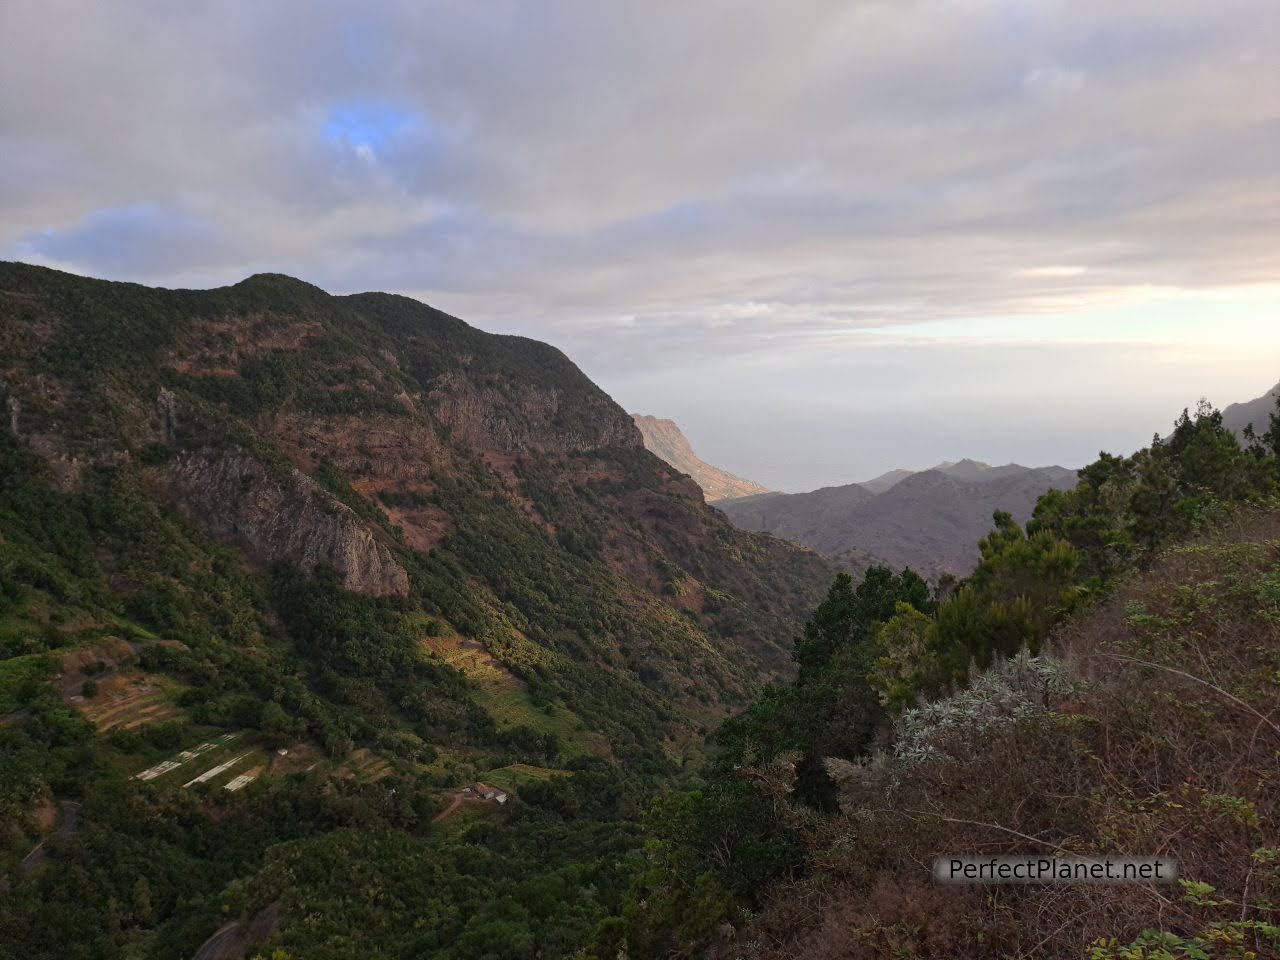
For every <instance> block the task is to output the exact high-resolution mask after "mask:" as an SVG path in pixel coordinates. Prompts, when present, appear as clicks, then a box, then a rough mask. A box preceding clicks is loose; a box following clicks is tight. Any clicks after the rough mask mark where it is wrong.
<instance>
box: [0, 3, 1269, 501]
mask: <svg viewBox="0 0 1280 960" xmlns="http://www.w3.org/2000/svg"><path fill="white" fill-rule="evenodd" d="M1277 50H1280V4H1277V3H1276V2H1275V0H1214V2H1212V3H1209V2H1206V0H1125V2H1123V3H1117V2H1115V0H843V2H820V0H791V2H787V3H778V2H759V3H756V2H743V0H723V2H721V0H696V2H689V3H679V4H677V3H660V2H639V0H633V2H624V0H615V2H604V0H580V2H573V0H545V2H537V0H510V2H503V0H485V2H475V0H457V2H422V0H403V2H399V0H387V2H374V0H362V2H351V3H342V2H329V3H322V2H318V0H312V2H297V0H294V2H291V0H272V2H262V0H249V2H239V0H219V2H181V3H174V2H172V0H156V2H141V0H120V2H112V3H103V2H101V0H5V2H4V3H3V4H0V259H19V260H26V261H32V262H38V263H44V264H49V265H52V266H58V267H62V268H64V269H68V270H73V271H76V272H79V273H87V274H92V275H95V276H103V277H110V278H116V279H129V280H137V281H142V282H146V283H154V284H161V285H165V286H213V285H218V284H222V283H227V282H233V281H235V280H237V279H240V278H242V277H243V276H245V275H247V274H250V273H254V272H258V271H263V270H274V271H283V272H287V273H291V274H293V275H296V276H299V277H302V278H304V279H306V280H309V281H311V282H314V283H317V284H319V285H320V286H323V287H325V288H326V289H330V290H333V291H335V292H352V291H357V290H368V289H381V290H394V291H398V292H403V293H407V294H410V295H413V296H417V297H420V298H421V299H424V300H427V301H429V302H430V303H432V304H434V305H436V306H438V307H440V308H442V309H445V310H448V311H450V312H452V313H455V314H457V315H459V316H461V317H463V318H464V319H467V320H469V321H471V322H473V323H475V324H477V325H479V326H481V327H484V328H485V329H490V330H500V331H507V332H518V333H524V334H528V335H531V336H536V337H539V338H541V339H546V340H550V341H551V342H554V343H555V344H557V345H558V346H560V347H562V348H563V349H564V350H565V351H566V352H567V353H568V354H569V355H570V356H571V357H573V358H574V359H575V360H577V361H578V362H579V363H580V364H581V365H582V366H583V368H584V369H585V370H586V371H587V372H588V373H589V374H590V375H591V376H593V377H594V378H595V379H596V380H597V381H598V382H599V383H600V384H601V385H602V386H604V387H605V388H606V389H607V390H608V391H609V392H610V393H611V394H612V395H613V396H614V397H615V398H616V399H617V400H618V401H619V402H620V403H622V404H623V405H625V406H627V407H628V408H629V409H632V410H636V411H639V412H646V413H654V414H659V415H662V416H670V417H673V418H674V419H676V420H677V421H678V422H680V423H681V425H682V426H684V428H685V430H686V433H687V434H688V435H689V436H690V438H691V439H692V440H693V442H694V445H695V447H696V448H697V449H698V450H699V451H700V452H701V453H702V454H703V456H704V457H705V458H706V459H709V460H711V461H713V462H716V463H718V464H720V465H723V466H725V467H727V468H729V469H732V470H734V471H735V472H738V473H742V474H745V475H747V476H750V477H752V478H753V479H757V480H759V481H761V482H763V483H766V484H769V485H771V486H776V487H779V488H782V489H789V490H794V489H806V488H810V487H814V486H818V485H822V484H828V483H839V482H847V481H849V480H854V479H864V478H866V477H869V476H871V475H873V474H876V473H879V472H881V471H882V470H885V469H888V468H890V467H895V466H908V467H920V466H925V465H928V464H930V463H932V462H934V461H937V460H940V459H943V458H948V459H951V458H956V457H961V456H973V457H978V458H981V459H986V460H991V461H998V462H1005V461H1009V460H1018V461H1020V462H1024V463H1036V464H1039V463H1049V462H1058V463H1063V464H1065V465H1071V466H1075V465H1079V464H1081V463H1083V462H1085V461H1087V460H1088V459H1091V458H1092V457H1093V456H1094V455H1096V453H1097V451H1098V450H1099V449H1101V448H1107V449H1110V450H1115V451H1127V450H1131V449H1133V448H1134V447H1136V446H1138V445H1141V444H1142V443H1144V442H1146V441H1147V440H1148V439H1149V438H1150V436H1151V434H1152V433H1153V432H1154V431H1155V430H1157V429H1162V428H1163V427H1164V426H1165V425H1167V423H1168V422H1169V420H1170V419H1171V418H1172V416H1173V415H1174V414H1175V413H1176V411H1177V410H1179V409H1181V408H1182V407H1183V406H1184V405H1186V404H1189V403H1194V402H1195V400H1196V399H1197V398H1198V397H1200V396H1202V395H1205V396H1208V397H1209V398H1210V399H1213V400H1215V401H1216V402H1218V403H1221V404H1225V403H1229V402H1232V401H1236V400H1244V399H1249V398H1252V397H1254V396H1258V395H1260V394H1262V393H1263V392H1265V391H1266V390H1267V389H1268V388H1269V387H1271V386H1272V385H1274V384H1275V382H1276V381H1277V380H1280V56H1277V54H1276V51H1277Z"/></svg>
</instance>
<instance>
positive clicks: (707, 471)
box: [631, 413, 769, 502]
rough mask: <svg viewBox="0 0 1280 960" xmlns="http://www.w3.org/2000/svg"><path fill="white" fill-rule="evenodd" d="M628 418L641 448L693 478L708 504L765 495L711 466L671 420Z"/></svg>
mask: <svg viewBox="0 0 1280 960" xmlns="http://www.w3.org/2000/svg"><path fill="white" fill-rule="evenodd" d="M631 419H632V420H634V421H635V423H636V426H637V427H639V428H640V435H641V436H642V437H644V445H645V447H646V448H647V449H648V450H649V452H650V453H652V454H653V455H654V456H656V457H660V458H661V459H663V460H665V461H666V462H667V463H669V464H671V466H673V467H675V468H676V469H677V470H679V471H680V472H681V473H687V474H688V475H689V476H691V477H693V479H694V482H695V483H697V484H698V486H699V487H701V488H702V492H703V494H704V495H705V496H706V498H707V501H708V502H711V501H713V500H733V499H736V498H738V497H750V496H753V495H754V494H757V493H768V492H769V488H768V487H762V486H760V484H758V483H753V482H752V481H750V480H744V479H742V477H737V476H734V475H733V474H732V473H729V472H728V471H727V470H721V469H720V468H719V467H713V466H712V465H711V464H709V463H707V462H706V461H705V460H703V459H701V458H700V457H699V456H698V455H697V454H696V453H694V452H693V447H692V446H691V445H690V444H689V441H688V439H687V438H686V437H685V435H684V434H683V433H682V432H681V431H680V428H679V427H678V426H677V425H676V422H675V421H674V420H664V419H661V418H659V417H650V416H645V415H642V414H634V413H633V414H632V415H631Z"/></svg>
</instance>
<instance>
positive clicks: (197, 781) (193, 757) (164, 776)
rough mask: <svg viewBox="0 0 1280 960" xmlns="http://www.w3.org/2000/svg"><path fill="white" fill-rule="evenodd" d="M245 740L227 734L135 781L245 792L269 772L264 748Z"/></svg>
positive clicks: (153, 768)
mask: <svg viewBox="0 0 1280 960" xmlns="http://www.w3.org/2000/svg"><path fill="white" fill-rule="evenodd" d="M242 737H243V734H239V733H224V734H222V735H221V736H219V737H215V738H213V739H212V740H207V741H205V742H204V743H201V744H198V745H197V746H194V747H191V748H190V749H187V750H182V751H180V752H179V753H176V754H174V755H173V756H172V757H169V758H168V759H166V760H161V761H160V762H159V763H156V764H153V765H152V766H150V767H148V768H147V769H145V770H140V771H138V772H137V773H135V774H134V775H133V778H134V779H135V780H142V781H144V782H147V783H152V782H155V783H163V784H164V785H166V786H172V787H181V788H183V789H189V788H191V787H196V786H199V785H201V784H210V785H215V786H216V785H221V786H222V787H223V789H225V790H230V791H232V792H235V791H238V790H243V789H244V788H245V787H246V786H248V785H249V784H250V783H252V782H253V781H254V780H256V779H257V778H258V777H259V776H260V775H261V774H262V772H263V771H264V770H265V769H266V767H267V757H266V754H265V753H264V752H263V751H262V750H261V749H259V748H257V747H247V746H245V745H244V744H242V743H241V739H242Z"/></svg>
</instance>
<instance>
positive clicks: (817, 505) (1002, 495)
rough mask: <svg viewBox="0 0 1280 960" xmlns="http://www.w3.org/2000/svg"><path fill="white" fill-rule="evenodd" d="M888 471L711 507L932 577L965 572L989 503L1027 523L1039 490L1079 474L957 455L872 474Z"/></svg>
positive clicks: (861, 559)
mask: <svg viewBox="0 0 1280 960" xmlns="http://www.w3.org/2000/svg"><path fill="white" fill-rule="evenodd" d="M894 474H901V475H900V476H894ZM886 478H889V479H892V482H890V483H888V484H887V485H878V486H879V487H880V488H879V489H875V488H869V487H868V485H867V484H865V483H851V484H844V485H842V486H834V487H824V488H821V489H819V490H814V491H810V492H808V493H796V494H781V493H778V494H765V495H759V496H754V497H749V498H747V499H745V500H737V501H728V502H725V503H719V504H716V506H717V507H718V508H719V509H721V510H722V511H724V513H725V515H726V516H728V517H729V519H730V520H732V521H733V522H734V523H735V524H737V525H738V526H740V527H741V528H742V529H744V530H753V531H760V532H764V533H771V534H773V535H774V536H778V537H782V538H784V539H788V540H791V541H793V542H795V543H800V544H803V545H804V546H807V547H810V548H812V549H814V550H817V551H818V552H819V553H822V554H824V555H826V556H830V557H833V558H835V559H836V560H838V561H839V562H840V563H841V564H842V565H843V566H845V567H846V568H847V569H850V570H852V571H854V572H862V571H863V570H865V569H866V568H867V567H869V566H871V565H874V564H876V563H881V564H887V565H889V566H890V567H893V568H895V569H896V568H901V567H911V568H912V569H913V570H916V571H917V572H919V573H922V574H925V575H926V576H929V577H931V578H934V579H937V578H939V577H942V576H945V575H950V576H964V575H966V574H967V573H968V572H969V571H970V570H971V569H972V568H973V565H974V564H975V563H976V562H977V559H978V551H977V546H976V544H977V542H978V540H979V539H980V538H981V537H982V536H983V535H984V534H985V533H986V531H987V530H988V529H989V528H990V524H991V517H992V514H993V513H994V512H995V511H996V510H1007V511H1008V512H1010V513H1011V514H1012V515H1013V517H1014V519H1015V520H1017V521H1018V522H1019V523H1025V522H1026V521H1027V519H1029V518H1030V516H1031V511H1032V509H1033V508H1034V506H1035V502H1036V499H1037V498H1038V497H1039V496H1040V495H1041V494H1043V493H1045V492H1047V491H1048V490H1050V489H1066V488H1069V487H1071V486H1074V485H1075V482H1076V473H1075V471H1073V470H1067V469H1066V468H1063V467H1056V466H1054V467H1039V468H1031V467H1022V466H1020V465H1018V464H1006V465H1004V466H1001V467H991V466H989V465H987V464H983V463H980V462H978V461H973V460H962V461H958V462H955V463H947V462H944V463H942V464H940V465H939V466H938V467H937V468H933V469H930V470H922V471H894V472H891V473H890V474H886V475H884V476H883V477H880V478H876V480H873V481H869V483H871V484H873V485H875V484H877V481H882V480H884V479H886Z"/></svg>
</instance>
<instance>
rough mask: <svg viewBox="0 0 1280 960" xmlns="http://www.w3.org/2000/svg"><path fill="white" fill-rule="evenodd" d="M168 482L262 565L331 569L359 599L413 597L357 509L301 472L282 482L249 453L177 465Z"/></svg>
mask: <svg viewBox="0 0 1280 960" xmlns="http://www.w3.org/2000/svg"><path fill="white" fill-rule="evenodd" d="M283 469H287V468H283ZM166 479H167V481H168V484H167V485H168V490H169V494H170V496H171V498H172V499H173V500H174V501H175V502H176V503H177V505H178V506H179V508H180V509H184V510H185V511H186V512H187V513H189V514H190V516H191V517H192V518H193V519H195V521H196V522H197V523H199V524H200V525H202V526H204V527H205V529H206V530H208V531H209V533H210V534H211V535H213V536H215V537H225V538H228V539H232V540H235V541H237V542H239V543H240V544H241V545H242V546H244V548H245V549H246V550H247V551H248V552H249V553H250V554H251V555H253V556H255V557H257V558H258V559H260V560H263V561H268V562H270V561H275V560H281V559H289V560H293V561H294V562H296V563H297V564H298V565H299V566H301V567H303V568H304V569H306V570H312V569H314V568H315V567H317V566H321V565H324V566H329V567H332V568H333V569H334V570H336V571H338V573H340V574H341V575H342V578H343V584H344V586H346V588H347V589H348V590H353V591H355V592H357V593H365V594H369V595H372V596H386V595H389V594H394V595H396V596H404V595H405V594H406V593H408V592H409V577H408V574H406V573H405V571H404V568H403V567H402V566H400V564H399V563H397V562H396V560H395V558H394V557H393V556H392V555H391V551H390V550H388V549H387V547H386V546H385V545H384V544H383V543H381V542H380V541H379V540H378V538H377V537H376V536H375V535H374V534H373V532H372V531H371V530H370V529H369V528H368V527H367V526H366V525H365V524H363V523H362V522H361V520H360V518H359V517H358V516H357V515H356V513H355V511H354V510H352V509H351V508H350V507H348V506H347V505H346V504H344V503H342V502H340V501H339V500H337V499H336V498H334V497H333V496H332V495H330V494H329V493H328V492H327V491H325V490H324V488H322V487H321V486H320V485H319V484H317V483H316V482H315V481H314V480H312V479H311V478H310V477H308V476H307V475H306V474H304V473H302V472H301V471H300V470H296V469H293V470H288V472H287V477H284V478H282V477H278V476H277V475H276V474H275V473H274V472H269V471H268V470H267V469H266V468H265V467H263V465H262V464H261V463H259V462H258V461H257V460H254V459H253V458H252V457H249V456H247V455H245V454H241V453H233V452H223V451H207V452H204V453H199V454H195V455H193V456H188V457H183V458H181V459H179V460H176V461H174V462H173V463H172V464H170V466H169V468H168V470H167V477H166Z"/></svg>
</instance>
